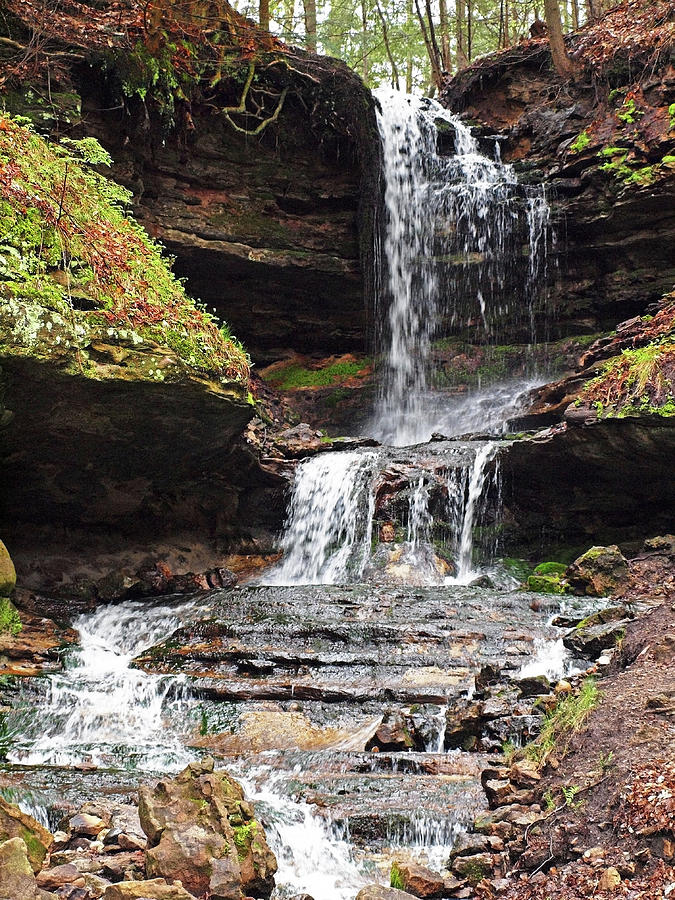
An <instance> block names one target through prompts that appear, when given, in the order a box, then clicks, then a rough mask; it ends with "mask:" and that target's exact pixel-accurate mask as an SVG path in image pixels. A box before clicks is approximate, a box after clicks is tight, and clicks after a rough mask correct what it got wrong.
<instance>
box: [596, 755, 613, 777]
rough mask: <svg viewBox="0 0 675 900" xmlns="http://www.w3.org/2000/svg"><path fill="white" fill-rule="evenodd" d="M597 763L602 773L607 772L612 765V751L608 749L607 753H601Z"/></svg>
mask: <svg viewBox="0 0 675 900" xmlns="http://www.w3.org/2000/svg"><path fill="white" fill-rule="evenodd" d="M598 763H599V765H600V770H601V771H602V772H603V773H605V772H608V771H609V770H610V769H611V768H612V766H613V765H614V751H613V750H610V751H608V752H607V753H601V754H600V758H599V759H598Z"/></svg>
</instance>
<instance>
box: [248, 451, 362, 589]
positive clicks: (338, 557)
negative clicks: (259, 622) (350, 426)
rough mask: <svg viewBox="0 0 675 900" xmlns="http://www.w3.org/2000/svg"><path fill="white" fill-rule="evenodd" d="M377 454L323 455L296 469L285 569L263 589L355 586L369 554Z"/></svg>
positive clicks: (276, 572)
mask: <svg viewBox="0 0 675 900" xmlns="http://www.w3.org/2000/svg"><path fill="white" fill-rule="evenodd" d="M375 458H376V456H375V454H374V453H370V452H365V453H356V452H354V453H351V452H340V453H324V454H319V455H318V456H314V457H312V458H310V459H307V460H305V461H304V462H302V463H301V464H300V466H299V467H298V471H297V473H296V479H295V486H294V489H293V494H292V496H291V502H290V505H289V510H288V517H287V522H286V527H285V530H284V535H283V539H282V549H283V550H284V558H283V562H282V563H281V565H280V566H279V567H278V568H277V569H276V570H274V571H272V572H270V573H269V574H268V575H267V576H266V577H265V579H264V581H263V583H265V584H339V583H342V582H344V581H347V580H353V581H356V580H358V578H359V577H360V575H361V573H362V572H363V568H364V566H365V564H366V561H367V559H368V555H369V553H370V541H371V535H372V528H373V515H374V498H373V494H372V491H371V490H370V482H371V478H372V468H373V462H374V460H375Z"/></svg>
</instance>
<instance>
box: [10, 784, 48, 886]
mask: <svg viewBox="0 0 675 900" xmlns="http://www.w3.org/2000/svg"><path fill="white" fill-rule="evenodd" d="M10 838H21V840H22V841H23V842H24V843H25V845H26V850H27V852H28V859H29V860H30V864H31V866H32V868H33V872H36V873H37V872H39V871H40V869H41V868H42V864H43V863H44V861H45V856H46V855H47V852H48V850H49V849H50V847H51V846H52V843H53V841H54V838H53V837H52V835H51V834H50V833H49V832H48V831H47V829H46V828H43V827H42V825H40V823H39V822H36V821H35V819H34V818H33V817H32V816H29V815H27V813H24V812H22V811H21V810H20V809H19V807H18V806H14V804H12V803H8V802H7V801H6V800H4V799H3V798H2V797H0V841H7V840H9V839H10Z"/></svg>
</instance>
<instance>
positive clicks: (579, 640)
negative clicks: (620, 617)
mask: <svg viewBox="0 0 675 900" xmlns="http://www.w3.org/2000/svg"><path fill="white" fill-rule="evenodd" d="M625 633H626V623H625V622H608V623H607V624H606V625H602V624H601V625H590V626H588V627H581V628H575V629H574V631H571V632H570V633H569V634H567V635H565V637H564V638H563V643H564V645H565V646H566V647H567V648H568V650H573V651H574V652H575V653H577V654H578V655H579V656H583V657H585V658H586V659H595V658H596V657H597V656H599V655H600V654H601V653H602V652H603V650H609V649H610V648H611V647H614V646H615V645H616V643H617V641H618V640H620V639H621V638H622V637H623V636H624V634H625Z"/></svg>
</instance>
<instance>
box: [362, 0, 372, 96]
mask: <svg viewBox="0 0 675 900" xmlns="http://www.w3.org/2000/svg"><path fill="white" fill-rule="evenodd" d="M369 76H370V66H369V65H368V10H367V9H366V0H361V77H362V78H363V80H364V81H365V82H366V84H367V83H368V78H369Z"/></svg>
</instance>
